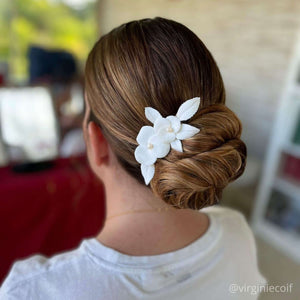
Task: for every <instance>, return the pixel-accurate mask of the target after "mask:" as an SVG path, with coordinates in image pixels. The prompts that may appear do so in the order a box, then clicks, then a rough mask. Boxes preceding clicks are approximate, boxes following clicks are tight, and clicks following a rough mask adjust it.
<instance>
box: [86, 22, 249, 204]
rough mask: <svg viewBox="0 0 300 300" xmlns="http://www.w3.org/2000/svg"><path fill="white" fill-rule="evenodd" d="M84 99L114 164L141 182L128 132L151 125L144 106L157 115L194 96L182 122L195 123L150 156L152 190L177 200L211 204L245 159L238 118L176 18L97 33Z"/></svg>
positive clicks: (211, 64)
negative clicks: (196, 101) (189, 132)
mask: <svg viewBox="0 0 300 300" xmlns="http://www.w3.org/2000/svg"><path fill="white" fill-rule="evenodd" d="M85 76H86V101H87V102H88V104H89V106H90V109H91V119H92V120H94V121H95V122H96V123H97V124H98V125H99V126H100V127H101V129H102V132H103V135H104V136H105V138H106V140H107V142H108V143H109V145H110V147H111V149H112V151H113V152H114V154H115V156H116V157H117V160H118V162H119V163H120V165H121V166H122V168H123V169H124V170H125V171H126V172H127V173H128V174H130V175H131V176H132V177H134V178H136V180H138V181H139V182H140V184H143V185H144V179H143V177H142V175H141V170H140V164H139V163H138V162H137V161H136V160H135V157H134V151H135V149H136V147H137V142H136V137H137V134H138V133H139V130H140V128H141V127H142V126H145V125H150V126H151V125H152V124H151V123H150V121H148V120H147V119H146V117H145V111H144V109H145V107H148V106H150V107H153V108H155V109H156V110H158V111H159V112H160V113H161V115H162V116H163V117H166V116H168V115H175V114H176V112H177V110H178V108H179V106H180V105H181V104H182V103H183V102H184V101H186V100H187V99H191V98H193V97H200V98H201V104H200V107H199V109H198V111H197V113H196V114H195V115H194V116H193V117H192V118H191V119H190V120H189V121H188V122H187V123H188V124H190V125H192V126H195V127H197V128H199V129H200V132H199V133H198V134H196V135H195V136H193V137H192V138H189V139H186V140H183V141H182V146H183V152H177V151H176V150H171V151H170V152H169V154H168V155H167V156H166V157H164V158H161V159H158V160H157V162H156V163H155V175H154V177H153V179H152V180H151V182H150V188H151V189H152V191H153V193H154V194H155V195H156V196H158V197H159V198H161V199H162V200H164V201H165V202H167V203H169V204H171V205H173V206H175V207H177V208H193V209H200V208H202V207H205V206H209V205H213V204H214V203H216V202H217V201H218V199H220V198H221V196H222V190H223V189H224V187H225V186H226V185H227V184H228V183H229V182H231V181H233V180H234V179H236V178H238V177H239V176H240V175H241V174H242V173H243V171H244V168H245V164H246V146H245V144H244V143H243V142H242V141H241V140H240V136H241V130H242V125H241V122H240V120H239V119H238V118H237V117H236V115H235V114H234V113H233V112H232V111H231V110H230V109H228V108H227V107H226V106H225V105H224V104H225V90H224V85H223V81H222V77H221V75H220V72H219V69H218V67H217V65H216V62H215V61H214V59H213V57H212V55H211V54H210V52H209V51H208V50H207V48H206V47H205V45H204V44H203V43H202V42H201V40H200V39H199V38H198V37H197V36H196V35H195V34H194V33H193V32H191V31H190V30H189V29H188V28H186V27H185V26H184V25H182V24H180V23H177V22H175V21H171V20H167V19H163V18H155V19H143V20H139V21H133V22H129V23H126V24H123V25H121V26H119V27H117V28H115V29H114V30H112V31H111V32H109V33H108V34H106V35H104V36H102V37H101V38H100V40H99V41H98V42H97V43H96V44H95V46H94V48H93V49H92V51H91V52H90V54H89V57H88V60H87V64H86V73H85Z"/></svg>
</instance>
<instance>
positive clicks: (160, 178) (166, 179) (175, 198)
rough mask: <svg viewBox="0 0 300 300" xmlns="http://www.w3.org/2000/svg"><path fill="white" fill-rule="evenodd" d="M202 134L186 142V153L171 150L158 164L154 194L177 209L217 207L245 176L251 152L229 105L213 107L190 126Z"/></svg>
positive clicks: (153, 187)
mask: <svg viewBox="0 0 300 300" xmlns="http://www.w3.org/2000/svg"><path fill="white" fill-rule="evenodd" d="M189 124H190V125H192V126H195V127H198V128H199V129H200V132H199V133H198V134H196V135H195V136H193V137H192V138H190V139H186V140H183V141H182V146H183V153H181V152H178V151H175V150H171V151H170V153H169V155H168V156H166V157H165V158H162V159H159V160H158V161H157V162H156V164H155V175H154V177H153V179H152V181H151V188H152V190H153V193H154V194H155V195H156V196H158V197H160V198H161V199H163V200H164V201H165V202H166V203H168V204H170V205H173V206H175V207H176V208H192V209H201V208H203V207H206V206H211V205H214V204H216V203H217V202H218V201H219V199H220V198H221V197H222V192H223V189H224V188H225V187H226V186H227V185H228V183H229V182H231V181H233V180H235V179H237V178H238V177H239V176H241V175H242V173H243V172H244V169H245V165H246V156H247V148H246V145H245V144H244V142H243V141H242V140H241V139H240V136H241V131H242V125H241V122H240V120H239V119H238V117H237V116H236V115H235V114H234V113H233V112H232V111H231V110H230V109H229V108H227V107H226V106H225V105H219V104H216V105H211V106H208V107H206V108H203V109H201V110H200V111H199V113H197V116H196V118H193V120H192V121H191V122H190V123H189Z"/></svg>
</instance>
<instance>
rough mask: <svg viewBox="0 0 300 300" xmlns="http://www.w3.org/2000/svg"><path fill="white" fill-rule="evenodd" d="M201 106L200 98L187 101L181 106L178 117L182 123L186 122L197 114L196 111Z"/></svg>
mask: <svg viewBox="0 0 300 300" xmlns="http://www.w3.org/2000/svg"><path fill="white" fill-rule="evenodd" d="M199 105H200V98H199V97H195V98H192V99H189V100H186V101H185V102H183V103H182V104H181V105H180V107H179V109H178V111H177V114H176V117H177V118H179V119H180V120H181V121H186V120H187V119H189V118H191V117H192V116H193V115H194V114H195V113H196V111H197V110H198V108H199Z"/></svg>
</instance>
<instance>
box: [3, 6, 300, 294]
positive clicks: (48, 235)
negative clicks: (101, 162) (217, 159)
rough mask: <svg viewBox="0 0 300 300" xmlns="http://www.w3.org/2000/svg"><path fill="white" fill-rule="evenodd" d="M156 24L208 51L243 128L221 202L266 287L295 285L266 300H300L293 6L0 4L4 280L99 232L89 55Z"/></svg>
mask: <svg viewBox="0 0 300 300" xmlns="http://www.w3.org/2000/svg"><path fill="white" fill-rule="evenodd" d="M155 16H162V17H166V18H170V19H174V20H176V21H178V22H181V23H183V24H185V25H186V26H188V27H189V28H190V29H191V30H192V31H194V32H195V33H196V34H197V35H198V36H199V37H200V39H201V40H202V41H203V42H204V43H205V44H206V46H207V47H208V49H209V50H210V51H211V53H212V54H213V56H214V58H215V60H216V62H217V64H218V66H219V68H220V70H221V73H222V76H223V79H224V83H225V87H226V92H227V106H228V107H229V108H231V109H232V110H233V111H234V112H236V114H237V115H238V116H239V118H240V119H241V121H242V123H243V134H242V139H243V140H244V141H245V143H246V144H247V147H248V158H247V167H246V171H245V173H244V174H243V176H242V177H241V178H239V179H238V180H237V181H236V182H234V183H232V184H230V185H229V186H228V187H227V188H226V189H225V191H224V195H223V199H222V205H226V206H230V207H234V208H236V209H238V210H240V211H241V212H243V213H244V215H245V216H246V218H247V220H248V221H249V224H250V225H251V226H252V228H253V230H254V233H255V238H256V240H257V250H258V260H259V267H260V269H261V272H262V274H263V275H264V276H265V277H266V278H267V279H268V281H269V284H273V285H284V284H288V283H293V288H292V291H291V293H284V294H282V293H263V294H262V295H261V297H260V298H261V299H300V2H299V1H297V0H285V1H280V0H272V1H271V0H262V1H258V0H253V1H252V0H243V1H234V0H227V1H217V0H214V1H211V0H153V1H146V0H139V1H134V0H127V1H122V0H13V1H8V0H6V1H5V0H4V1H1V2H0V25H1V26H0V239H1V240H0V242H1V250H0V251H1V262H0V281H2V280H3V278H4V277H5V275H6V274H7V272H8V270H9V268H10V266H11V264H12V263H13V261H15V260H16V259H20V258H23V257H28V256H29V255H32V254H34V253H43V254H45V255H53V254H55V253H58V252H61V251H65V250H68V249H72V248H74V247H76V246H78V245H79V243H80V241H81V240H82V239H83V238H86V237H90V236H93V235H95V234H97V233H98V232H99V230H100V229H101V226H102V225H103V216H104V201H103V196H104V193H103V188H102V186H101V184H100V183H99V182H98V181H97V180H96V179H95V177H94V176H93V174H92V173H91V171H90V170H89V167H88V164H87V161H86V157H85V147H84V142H83V137H82V131H81V128H80V126H81V121H82V116H83V112H84V102H83V81H84V75H83V70H84V64H85V59H86V57H87V54H88V52H89V50H90V49H91V47H92V46H93V44H94V43H95V41H96V40H97V39H98V38H99V37H100V36H101V35H102V34H104V33H107V32H108V31H110V30H111V29H113V28H114V27H115V26H118V25H120V24H122V23H124V22H127V21H130V20H133V19H140V18H145V17H155ZM99 199H100V200H101V201H99ZM87 220H88V222H87ZM71 230H72V235H70V232H71Z"/></svg>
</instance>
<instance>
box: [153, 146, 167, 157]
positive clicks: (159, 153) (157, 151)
mask: <svg viewBox="0 0 300 300" xmlns="http://www.w3.org/2000/svg"><path fill="white" fill-rule="evenodd" d="M152 151H153V153H154V155H155V156H156V157H157V158H163V157H165V156H166V155H167V154H168V153H169V151H170V144H169V143H161V144H154V147H153V149H152Z"/></svg>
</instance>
